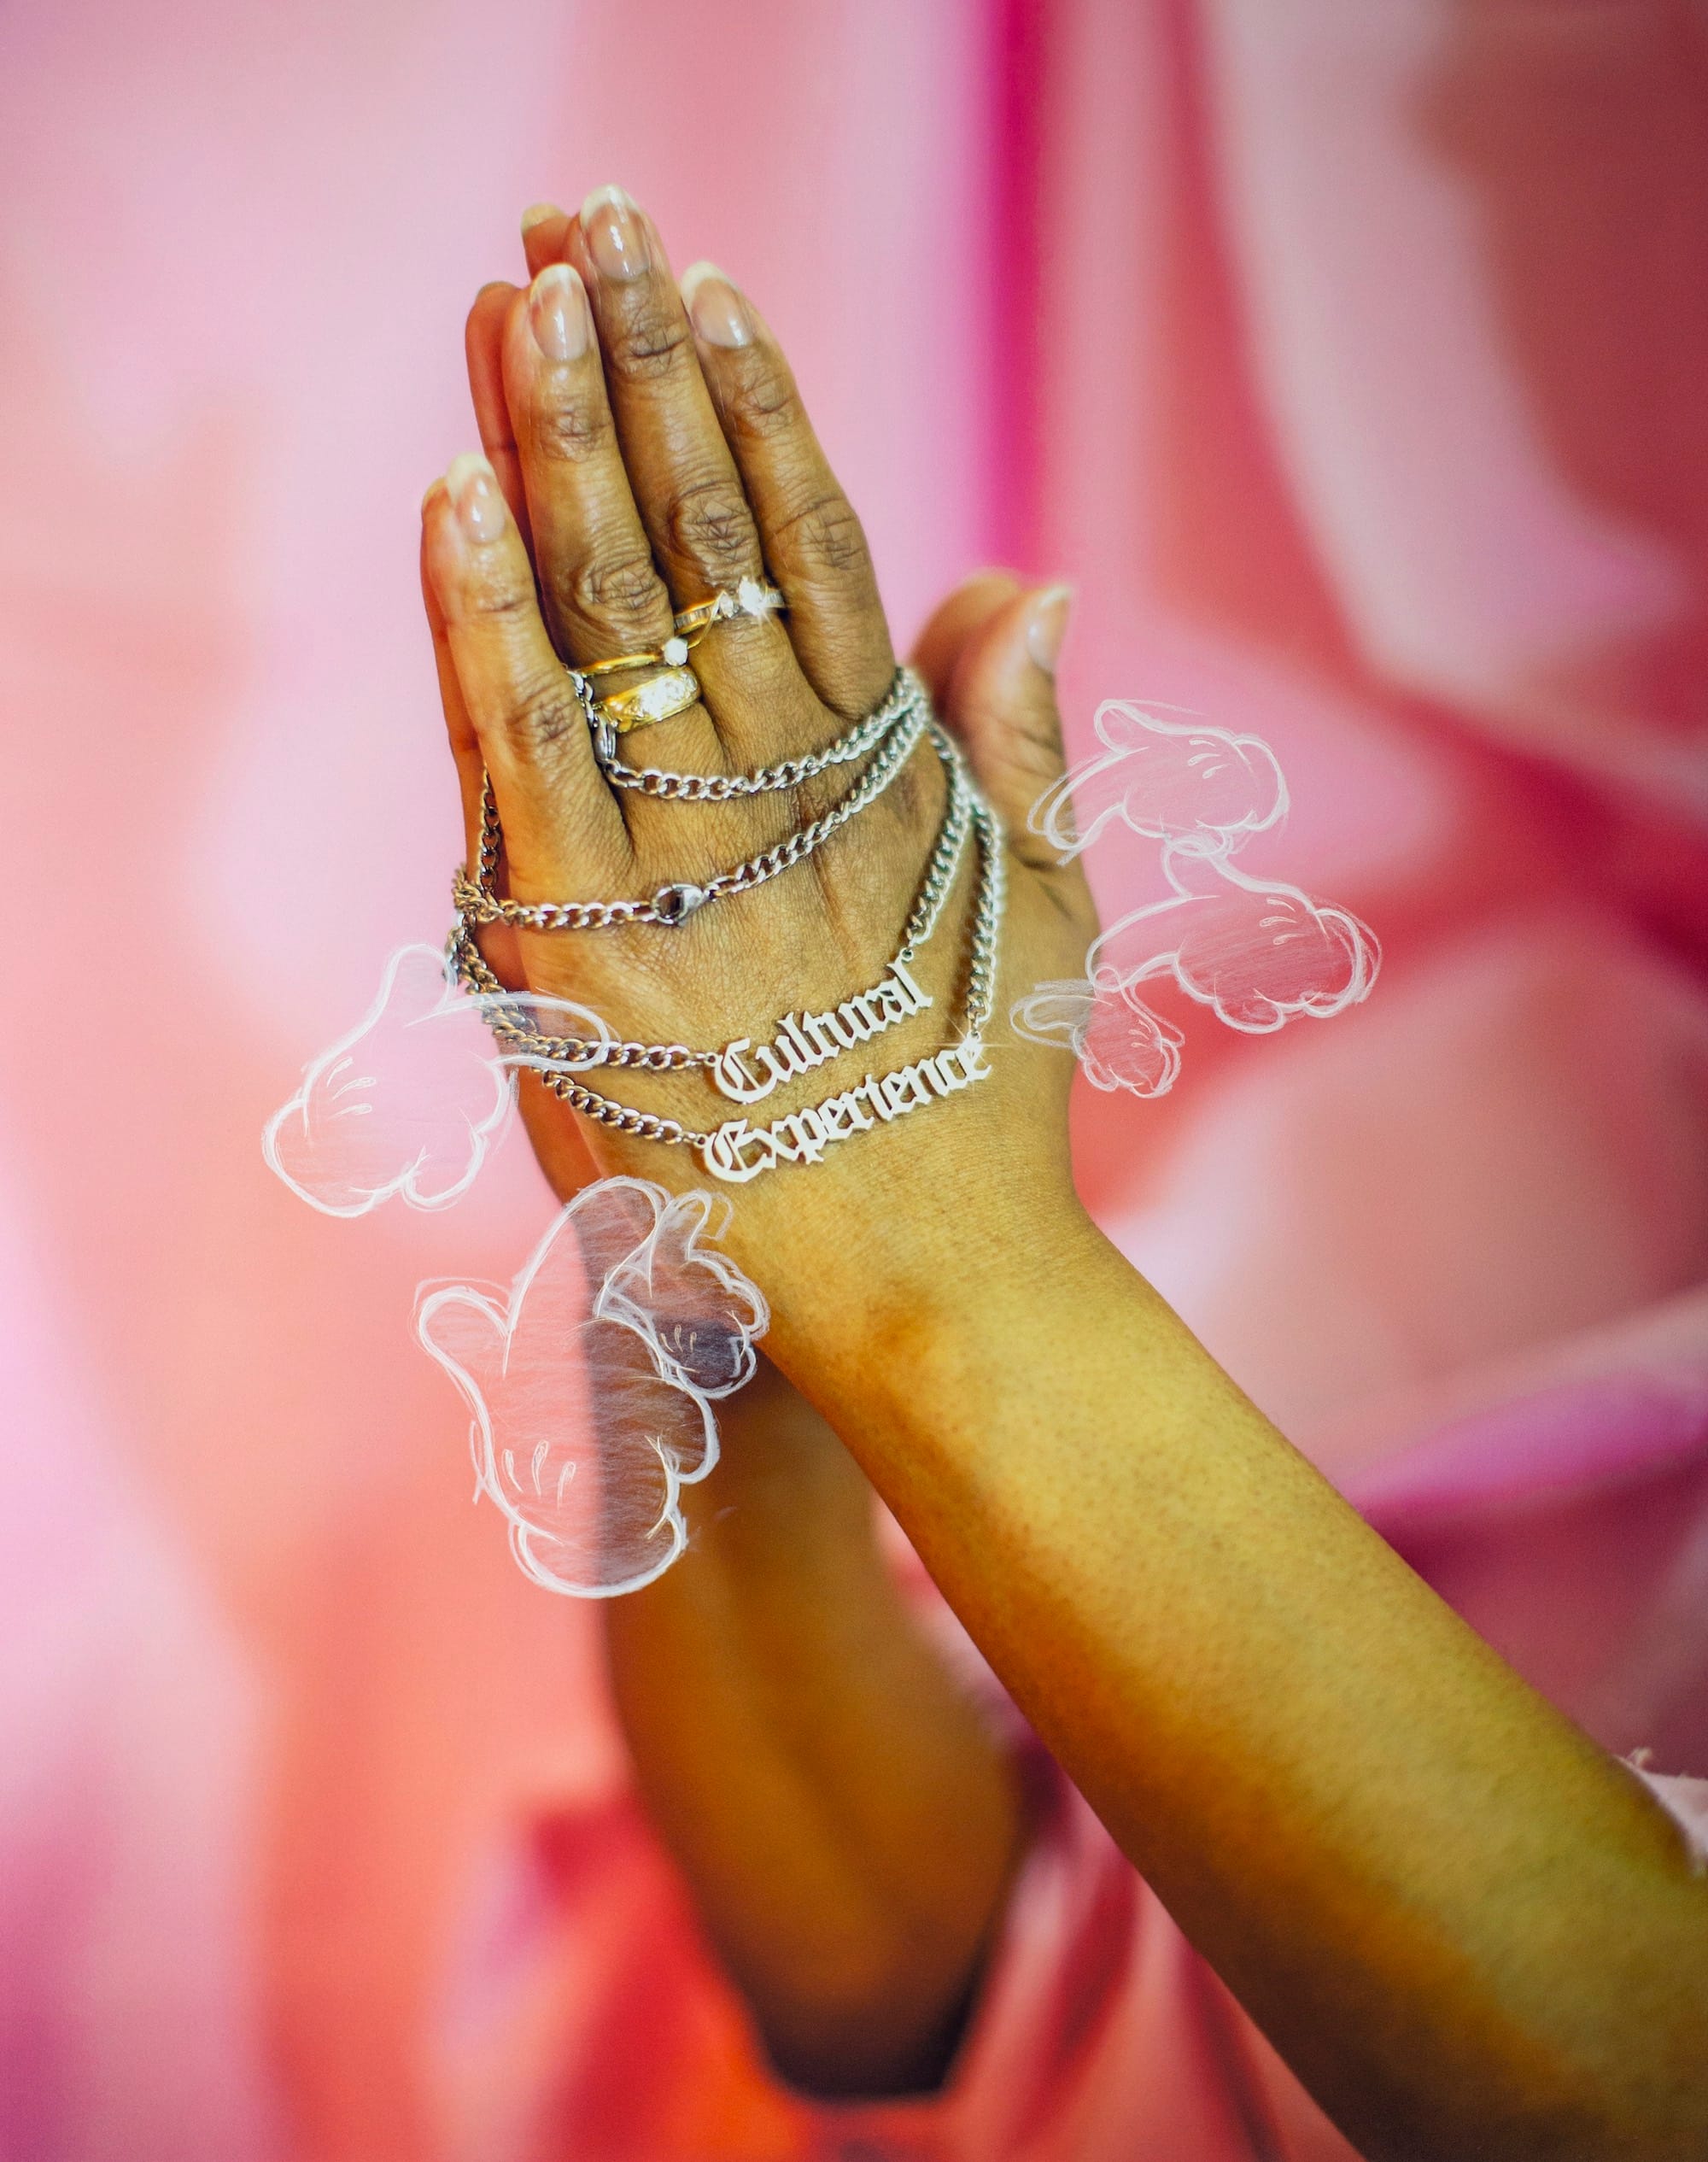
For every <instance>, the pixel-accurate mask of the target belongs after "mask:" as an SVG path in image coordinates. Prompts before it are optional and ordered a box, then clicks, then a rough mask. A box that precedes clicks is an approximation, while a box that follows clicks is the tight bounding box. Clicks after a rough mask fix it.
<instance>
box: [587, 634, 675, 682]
mask: <svg viewBox="0 0 1708 2162" xmlns="http://www.w3.org/2000/svg"><path fill="white" fill-rule="evenodd" d="M687 657H688V649H687V646H686V645H685V644H684V643H683V642H682V641H681V639H680V638H667V639H665V641H664V644H663V645H662V646H661V647H659V649H658V652H657V653H618V654H617V655H616V656H615V657H614V658H613V659H611V660H590V661H588V663H587V664H586V665H585V666H584V667H582V668H581V669H579V670H578V671H577V673H578V674H580V675H582V676H617V675H620V674H621V673H622V672H623V670H625V669H629V668H657V667H658V666H659V665H660V664H661V663H662V664H664V665H668V666H669V667H671V668H680V667H681V665H682V663H683V662H684V661H685V660H686V659H687Z"/></svg>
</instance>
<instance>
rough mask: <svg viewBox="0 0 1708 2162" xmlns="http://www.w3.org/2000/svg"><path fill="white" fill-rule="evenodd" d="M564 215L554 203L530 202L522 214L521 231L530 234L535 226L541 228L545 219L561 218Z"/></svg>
mask: <svg viewBox="0 0 1708 2162" xmlns="http://www.w3.org/2000/svg"><path fill="white" fill-rule="evenodd" d="M563 214H564V213H563V212H562V211H561V210H560V209H559V208H558V206H557V204H556V203H555V202H530V203H529V206H528V208H526V209H525V210H524V212H523V214H522V230H523V231H524V233H528V232H532V231H533V230H534V228H535V226H543V225H544V224H545V222H546V220H547V218H561V217H562V216H563Z"/></svg>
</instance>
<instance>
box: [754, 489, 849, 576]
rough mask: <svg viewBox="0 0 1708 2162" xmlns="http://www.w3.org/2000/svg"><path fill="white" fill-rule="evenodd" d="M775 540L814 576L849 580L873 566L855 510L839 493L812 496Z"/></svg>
mask: <svg viewBox="0 0 1708 2162" xmlns="http://www.w3.org/2000/svg"><path fill="white" fill-rule="evenodd" d="M775 538H776V539H777V540H778V541H779V542H782V543H784V544H785V545H786V546H787V548H788V550H789V552H790V554H792V555H793V557H794V558H795V560H796V561H797V562H798V564H799V565H801V567H802V568H803V569H804V571H806V572H807V573H808V575H809V576H811V575H812V574H814V573H821V574H823V575H826V576H828V577H838V578H841V577H847V576H848V575H849V574H850V573H851V572H853V571H869V569H870V567H871V556H870V554H869V550H868V548H867V546H866V536H865V532H864V530H863V528H862V526H861V524H860V521H859V519H857V517H856V516H855V515H854V507H853V505H852V504H851V502H850V501H848V498H847V497H846V496H845V495H842V494H840V493H839V491H836V490H828V491H827V492H825V493H823V494H822V495H812V496H810V497H809V498H808V499H807V501H805V502H804V503H803V504H802V505H801V506H800V507H799V508H798V509H797V510H794V511H792V512H791V513H789V515H788V516H787V518H785V519H784V520H783V521H782V524H781V525H780V526H779V527H778V529H777V530H776V535H775Z"/></svg>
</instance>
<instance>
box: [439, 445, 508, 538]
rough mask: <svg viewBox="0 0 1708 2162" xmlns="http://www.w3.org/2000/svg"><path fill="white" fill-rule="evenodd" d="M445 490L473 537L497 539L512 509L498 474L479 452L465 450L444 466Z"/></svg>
mask: <svg viewBox="0 0 1708 2162" xmlns="http://www.w3.org/2000/svg"><path fill="white" fill-rule="evenodd" d="M445 488H446V492H447V494H448V495H449V496H450V498H451V507H452V509H453V510H454V511H455V513H457V519H458V522H459V524H460V525H461V526H462V529H463V530H464V532H465V533H466V534H467V535H468V536H469V538H470V539H471V541H495V540H496V539H497V538H498V536H499V535H500V533H502V532H503V530H504V528H505V524H506V520H507V519H508V517H509V513H508V512H507V511H506V509H505V507H504V491H503V490H502V489H500V486H499V484H498V475H497V474H496V473H495V472H494V471H493V470H492V467H491V466H489V465H488V463H487V461H486V460H485V459H484V458H482V457H480V456H479V455H478V454H475V453H471V452H467V451H465V453H464V454H463V455H462V456H461V457H460V458H453V460H451V462H450V464H449V465H448V466H446V468H445Z"/></svg>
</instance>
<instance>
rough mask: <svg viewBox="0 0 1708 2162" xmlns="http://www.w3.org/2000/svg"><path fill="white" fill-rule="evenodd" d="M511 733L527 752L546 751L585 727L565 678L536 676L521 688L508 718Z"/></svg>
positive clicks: (580, 711) (567, 680) (574, 696)
mask: <svg viewBox="0 0 1708 2162" xmlns="http://www.w3.org/2000/svg"><path fill="white" fill-rule="evenodd" d="M510 726H511V733H512V735H514V736H515V737H516V739H517V741H518V742H519V743H521V744H523V745H524V747H526V748H528V749H529V750H535V751H544V750H549V749H551V747H553V745H554V744H557V743H561V742H562V741H564V738H565V737H566V736H568V735H570V734H572V733H573V731H574V730H575V729H577V728H582V727H585V726H586V723H585V722H584V721H583V719H582V709H581V706H580V704H579V703H578V701H577V700H576V694H575V692H574V690H573V689H572V688H570V681H569V678H568V677H566V676H559V675H550V676H536V677H531V678H530V679H529V681H528V682H526V683H523V684H521V685H520V686H519V687H518V690H517V694H516V698H515V702H514V704H513V705H512V709H511V715H510Z"/></svg>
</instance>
